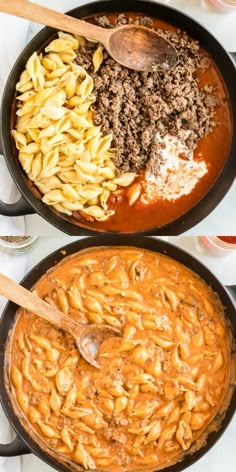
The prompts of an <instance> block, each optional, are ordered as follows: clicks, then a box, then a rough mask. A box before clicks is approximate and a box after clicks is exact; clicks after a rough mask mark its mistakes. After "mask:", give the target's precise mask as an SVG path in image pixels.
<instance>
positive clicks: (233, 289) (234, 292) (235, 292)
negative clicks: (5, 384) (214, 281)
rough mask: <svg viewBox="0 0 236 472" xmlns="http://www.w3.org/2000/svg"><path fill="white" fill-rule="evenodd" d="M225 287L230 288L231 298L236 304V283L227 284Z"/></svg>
mask: <svg viewBox="0 0 236 472" xmlns="http://www.w3.org/2000/svg"><path fill="white" fill-rule="evenodd" d="M225 288H226V289H227V290H228V292H229V293H230V295H231V298H232V299H233V301H234V303H235V304H236V285H226V286H225Z"/></svg>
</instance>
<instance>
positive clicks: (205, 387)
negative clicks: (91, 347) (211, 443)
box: [10, 247, 230, 472]
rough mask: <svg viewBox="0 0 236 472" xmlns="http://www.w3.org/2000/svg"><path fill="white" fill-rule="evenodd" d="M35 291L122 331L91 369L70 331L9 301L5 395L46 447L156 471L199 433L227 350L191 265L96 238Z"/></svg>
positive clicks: (80, 458) (219, 315) (224, 380)
mask: <svg viewBox="0 0 236 472" xmlns="http://www.w3.org/2000/svg"><path fill="white" fill-rule="evenodd" d="M33 290H34V291H35V293H36V294H37V295H38V296H39V297H41V298H43V299H45V300H46V301H47V302H49V303H51V304H52V305H54V306H56V307H57V308H59V309H60V310H62V311H63V312H64V313H66V314H68V315H69V316H70V317H72V318H73V319H75V320H78V321H79V322H81V323H98V324H102V323H106V324H109V325H111V326H113V327H116V328H119V329H120V330H121V333H122V334H121V337H113V338H109V339H107V340H106V341H104V343H103V344H102V346H101V349H100V351H99V354H98V356H99V363H100V365H101V369H96V368H94V367H92V366H91V365H89V364H87V363H86V361H84V360H83V358H81V357H80V355H79V352H78V350H77V349H76V347H75V344H74V340H73V338H72V336H71V335H69V334H66V333H64V332H62V331H61V330H59V329H57V328H55V327H54V326H52V325H51V324H50V323H48V322H46V321H45V320H43V319H41V318H39V317H37V316H36V315H34V314H33V313H31V312H27V311H26V310H24V309H19V310H18V313H17V320H16V324H15V327H14V330H13V333H12V336H11V347H10V378H11V383H12V394H11V401H12V403H13V405H14V409H15V411H16V413H17V415H18V417H19V419H20V421H21V422H22V423H23V424H24V427H25V428H26V430H28V431H30V434H31V436H32V437H33V438H34V440H35V441H36V442H38V443H39V444H40V446H41V447H42V448H43V449H44V450H46V451H47V452H48V453H49V454H53V455H54V456H55V455H56V458H57V460H59V461H60V462H62V463H63V462H65V461H66V463H67V464H68V463H71V467H72V466H73V467H74V468H76V464H77V465H82V466H83V467H84V468H85V469H103V470H112V471H117V472H120V471H129V470H138V469H145V468H147V467H150V468H151V470H157V469H158V470H159V469H162V468H163V467H165V466H166V464H167V465H168V464H170V463H175V462H177V461H178V460H180V456H181V455H183V454H188V453H191V451H192V448H193V447H194V445H195V443H196V441H197V439H198V438H199V437H201V436H202V435H203V433H204V434H206V436H207V428H208V426H209V424H210V423H211V422H212V420H213V419H214V418H215V416H216V415H217V412H218V411H219V408H220V406H221V404H222V401H223V399H224V395H225V393H226V389H227V386H228V382H229V372H230V348H229V341H228V336H227V328H226V325H225V322H224V311H223V307H222V306H221V303H220V301H219V299H218V298H217V296H216V295H215V294H214V293H213V291H212V290H211V289H210V288H209V287H208V286H207V285H206V283H205V282H204V281H203V280H202V279H200V278H199V276H198V275H197V274H195V273H194V272H192V271H191V270H189V269H188V268H186V267H185V266H183V265H182V264H180V263H178V262H176V261H175V260H172V259H170V258H169V257H167V256H165V255H161V254H159V253H153V252H151V251H147V250H143V249H137V248H134V247H100V248H91V249H89V250H84V251H81V252H79V253H77V254H74V255H73V256H70V257H66V258H65V259H64V260H63V261H62V262H61V263H59V264H57V265H55V266H54V267H53V268H52V269H50V270H49V271H48V272H47V273H46V274H45V275H44V276H43V277H41V278H40V279H39V280H38V282H37V283H36V285H35V286H34V287H33ZM68 461H69V462H68Z"/></svg>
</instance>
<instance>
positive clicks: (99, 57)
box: [92, 46, 103, 72]
mask: <svg viewBox="0 0 236 472" xmlns="http://www.w3.org/2000/svg"><path fill="white" fill-rule="evenodd" d="M102 51H103V47H102V46H98V48H97V49H96V51H95V52H94V53H93V58H92V61H93V67H94V72H97V71H98V69H99V68H100V66H101V64H102V62H103V53H102Z"/></svg>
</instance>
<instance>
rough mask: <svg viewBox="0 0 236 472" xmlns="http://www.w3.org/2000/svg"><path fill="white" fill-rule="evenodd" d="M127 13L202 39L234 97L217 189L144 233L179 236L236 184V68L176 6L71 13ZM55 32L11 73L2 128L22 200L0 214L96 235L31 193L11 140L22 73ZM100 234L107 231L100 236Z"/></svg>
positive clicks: (47, 31)
mask: <svg viewBox="0 0 236 472" xmlns="http://www.w3.org/2000/svg"><path fill="white" fill-rule="evenodd" d="M126 11H131V12H141V13H143V14H145V15H150V16H153V17H157V18H160V19H161V20H165V21H167V22H169V23H171V24H173V25H176V26H178V27H179V28H180V29H182V30H185V31H187V33H188V34H189V35H190V36H192V37H193V38H195V39H197V40H198V41H199V42H200V45H201V46H202V47H203V48H204V49H205V50H206V51H208V52H209V53H210V55H211V56H212V58H213V59H214V61H215V63H216V64H217V66H218V68H219V70H220V72H221V74H222V76H223V78H224V81H225V84H226V86H227V89H228V93H229V97H230V102H231V106H232V112H233V116H232V119H233V127H234V133H233V141H232V145H231V149H230V152H229V155H228V158H227V161H226V163H225V166H224V168H223V170H222V172H221V173H220V175H219V177H218V179H217V180H216V182H215V183H214V185H213V186H212V187H211V189H210V190H209V191H208V192H207V194H206V195H205V196H204V197H203V198H202V199H201V200H200V202H199V203H198V204H197V205H195V207H194V208H192V209H191V210H189V211H188V212H187V213H185V215H183V216H181V217H180V218H178V219H176V220H175V221H174V222H172V223H169V224H168V225H165V226H162V227H158V228H152V229H151V230H150V231H144V232H140V233H139V234H149V235H151V234H155V235H158V234H159V235H163V234H168V235H178V234H181V233H183V232H184V231H187V230H188V229H190V228H192V227H193V226H195V225H196V224H197V223H199V222H200V221H202V220H203V219H204V218H205V217H206V216H207V215H208V214H209V213H210V212H211V211H212V210H213V209H214V208H215V207H216V206H217V205H218V204H219V203H220V201H221V200H222V199H223V198H224V196H225V195H226V193H227V191H228V190H229V188H230V186H231V185H232V183H233V180H234V178H235V175H236V87H235V84H236V69H235V66H234V63H233V61H232V57H233V55H232V57H230V56H229V54H228V53H227V51H226V50H225V49H224V48H223V47H222V46H221V44H220V43H219V42H218V41H217V40H216V38H215V37H214V36H212V34H211V33H209V32H208V31H207V30H206V28H204V27H203V26H201V25H200V24H199V23H197V22H196V21H195V20H193V19H192V18H191V17H189V16H187V15H185V14H183V13H182V12H180V11H178V10H176V9H175V8H171V7H169V6H165V5H162V4H159V3H156V2H152V1H149V0H147V1H144V0H119V1H113V0H102V1H97V2H93V3H88V4H87V5H83V6H80V7H78V8H75V9H74V10H71V11H70V12H69V15H71V16H73V17H76V18H85V17H88V16H91V15H96V14H101V13H112V12H114V13H118V12H126ZM53 33H55V30H53V29H52V28H44V29H43V30H42V31H40V33H38V34H37V35H36V36H35V37H34V38H33V39H32V41H31V42H30V43H29V44H28V45H27V46H26V48H25V49H24V50H23V52H22V53H21V54H20V56H19V58H18V60H17V62H16V63H15V65H14V67H13V69H12V71H11V73H10V76H9V78H8V80H7V84H6V87H5V90H4V93H3V99H2V107H1V126H0V134H1V137H2V154H3V155H4V156H5V159H6V163H7V166H8V169H9V171H10V173H11V175H12V177H13V179H14V181H15V183H16V185H17V186H18V188H19V190H20V192H21V198H20V200H19V201H18V202H16V203H14V204H6V203H3V202H1V201H0V214H2V215H6V216H19V215H27V214H31V213H38V214H39V215H40V216H42V217H43V218H44V219H45V220H47V221H48V222H49V223H51V224H52V225H54V226H55V227H56V228H58V229H59V230H61V231H63V232H65V233H67V234H70V235H88V236H89V235H91V236H92V235H95V234H98V232H97V231H95V230H92V229H85V228H82V227H80V226H77V225H75V224H73V223H72V222H70V221H69V219H68V217H66V216H64V215H62V214H57V213H55V212H53V211H52V210H51V209H50V208H49V207H47V206H46V205H44V204H43V203H42V201H41V200H40V198H38V197H37V196H36V195H35V194H34V193H33V192H32V190H31V188H30V186H29V183H28V181H27V179H26V176H25V174H24V172H23V170H22V168H21V166H20V163H19V161H18V159H17V158H16V155H15V152H14V148H13V142H12V137H11V128H12V125H13V123H12V122H11V120H12V103H13V102H14V95H15V86H16V83H17V82H18V80H19V76H20V74H21V72H22V70H23V69H24V68H25V64H26V62H27V60H28V58H29V57H30V56H31V54H32V53H33V52H34V51H37V50H38V49H40V48H41V47H42V45H43V44H45V43H46V42H48V40H49V38H50V37H51V36H52V35H53ZM99 234H107V233H101V232H100V233H99Z"/></svg>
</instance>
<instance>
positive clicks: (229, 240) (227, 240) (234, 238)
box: [217, 236, 236, 244]
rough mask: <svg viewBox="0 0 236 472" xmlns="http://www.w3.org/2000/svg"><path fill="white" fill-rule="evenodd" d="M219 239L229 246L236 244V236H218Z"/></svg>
mask: <svg viewBox="0 0 236 472" xmlns="http://www.w3.org/2000/svg"><path fill="white" fill-rule="evenodd" d="M217 238H218V239H220V240H221V241H224V243H228V244H236V236H217Z"/></svg>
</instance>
